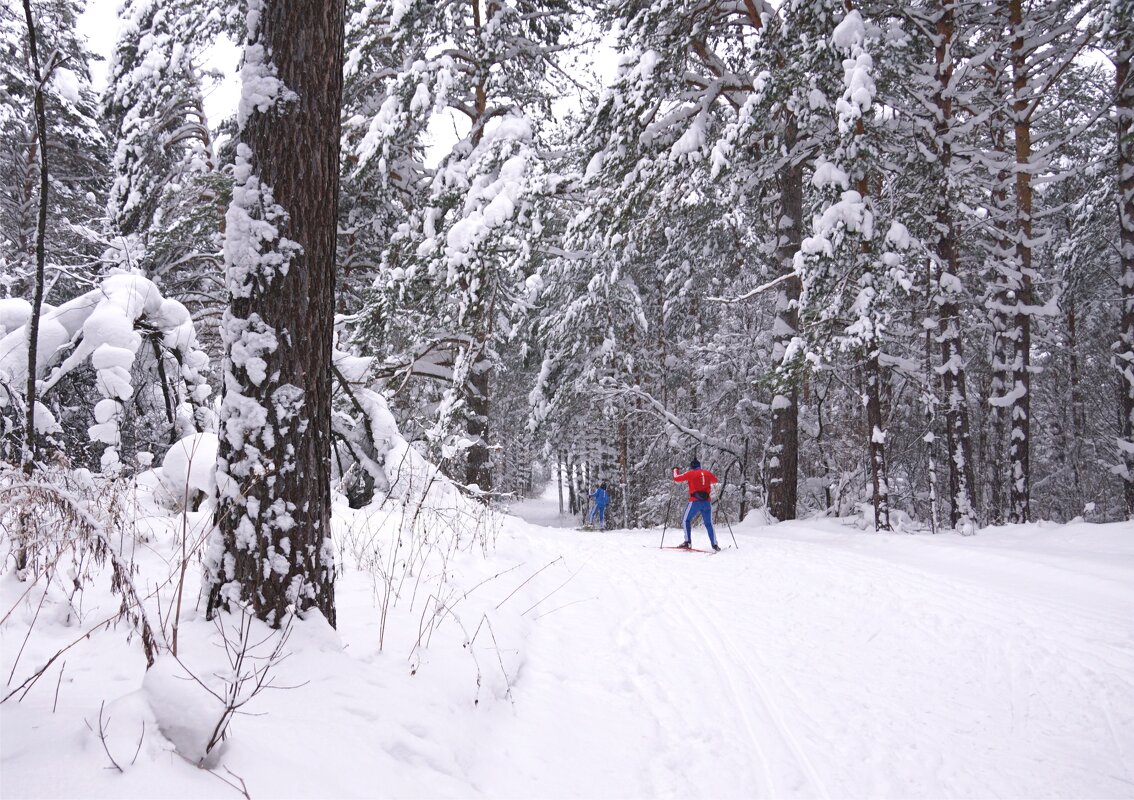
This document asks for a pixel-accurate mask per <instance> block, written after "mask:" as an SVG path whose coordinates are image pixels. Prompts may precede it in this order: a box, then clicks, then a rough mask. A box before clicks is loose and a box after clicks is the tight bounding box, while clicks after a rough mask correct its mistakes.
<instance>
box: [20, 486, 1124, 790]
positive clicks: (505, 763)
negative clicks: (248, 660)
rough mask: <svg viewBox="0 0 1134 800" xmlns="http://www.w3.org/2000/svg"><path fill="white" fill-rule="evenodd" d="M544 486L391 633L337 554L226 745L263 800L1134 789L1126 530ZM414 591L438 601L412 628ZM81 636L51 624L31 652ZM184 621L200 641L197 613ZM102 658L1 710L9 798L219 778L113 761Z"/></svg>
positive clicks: (111, 701)
mask: <svg viewBox="0 0 1134 800" xmlns="http://www.w3.org/2000/svg"><path fill="white" fill-rule="evenodd" d="M557 505H558V503H557V499H556V498H555V497H554V495H546V496H545V497H544V498H542V499H541V500H536V501H528V502H527V503H524V504H520V505H519V506H517V507H516V509H515V513H516V514H517V516H515V517H512V518H509V519H507V520H506V522H505V526H504V530H503V531H502V532H501V534H500V536H499V537H498V540H497V546H496V548H495V550H494V551H493V550H491V549H490V550H489V551H488V553H487V559H488V561H487V562H485V563H483V564H479V565H474V566H475V570H474V572H473V573H470V575H472V577H471V583H466V584H464V586H465V590H466V592H467V594H465V595H464V597H468V596H469V595H470V594H471V595H473V597H474V598H475V602H474V601H473V600H465V599H463V598H462V597H459V596H457V595H450V594H448V593H447V591H446V590H444V588H443V586H442V584H440V583H438V581H439V576H438V575H434V574H432V573H429V574H424V575H422V574H418V575H417V576H411V577H410V578H409V580H411V582H421V587H417V586H416V583H415V586H414V587H413V588H412V591H411V589H410V587H408V586H407V587H406V589H405V592H404V593H403V596H402V597H401V599H400V600H397V601H395V602H396V603H397V604H398V605H397V609H396V615H395V616H392V617H391V621H390V629H389V630H388V631H387V632H386V634H385V636H386V639H385V641H386V647H385V650H381V649H379V648H378V646H377V643H378V641H379V637H380V632H379V620H378V618H377V614H376V611H375V603H376V602H377V601H378V599H379V597H380V595H381V592H382V589H381V587H382V583H381V581H380V580H378V579H377V578H374V577H373V576H370V575H368V574H367V573H363V572H359V571H357V570H355V569H348V570H347V573H346V575H344V577H343V579H342V580H341V581H340V583H339V585H338V587H337V590H336V591H337V604H338V609H339V628H338V631H337V632H333V631H329V630H326V631H323V632H320V631H319V629H318V628H313V629H306V628H302V629H299V630H297V631H296V632H295V637H294V639H293V642H294V650H295V652H294V654H293V656H292V657H291V658H289V659H288V661H287V663H286V665H285V666H284V667H283V668H281V670H280V675H279V678H280V682H281V685H289V686H295V687H296V688H294V689H292V690H289V691H285V692H278V693H270V694H265V695H264V696H263V697H262V698H257V700H256V705H255V708H254V714H255V716H249V717H242V718H240V719H239V721H238V722H237V723H236V724H235V732H234V736H233V738H232V740H231V742H230V745H229V748H228V750H227V752H226V755H225V757H224V764H225V767H226V768H230V769H231V770H232V772H233V773H234V774H236V775H239V776H241V778H243V779H246V780H247V782H248V787H249V791H250V794H251V795H252V796H253V797H255V798H276V797H281V798H282V797H296V798H299V797H307V798H324V797H331V798H338V797H342V798H349V797H423V798H440V797H445V798H474V797H476V798H478V797H484V798H493V799H495V798H516V799H517V800H529V799H530V798H539V799H540V800H543V799H544V798H546V799H547V800H552V799H553V798H564V799H565V800H566V799H567V798H603V799H604V800H605V799H606V798H681V799H684V798H712V799H713V800H729V799H731V798H745V799H746V800H748V799H751V798H792V799H795V798H816V799H817V800H830V799H832V798H833V799H835V800H839V799H840V798H852V797H854V798H857V797H871V798H923V797H924V798H937V797H942V798H984V797H1012V798H1032V797H1036V798H1039V797H1058V798H1082V797H1091V798H1119V797H1121V798H1134V752H1132V750H1134V526H1130V525H1126V526H1123V525H1110V526H1090V525H1081V526H1075V525H1071V526H1048V527H1047V528H1045V527H1044V526H1043V525H1042V524H1041V525H1032V526H1018V527H1016V528H1013V527H1011V526H1009V527H1008V528H1004V529H995V530H989V531H984V532H982V533H981V534H979V535H978V536H976V537H970V538H962V537H959V536H954V535H940V536H929V535H918V536H907V535H903V534H873V533H863V532H861V531H858V530H857V529H853V528H847V527H843V526H842V525H840V524H839V523H838V522H835V521H831V520H820V521H814V522H795V523H788V524H782V525H776V526H760V525H757V524H755V523H754V522H750V523H745V524H743V525H736V526H735V539H736V542H737V543H738V544H739V547H738V548H733V547H728V548H727V549H726V550H724V551H723V552H721V553H719V554H715V555H709V554H701V553H686V552H681V551H676V550H662V549H659V547H658V545H659V533H660V532H659V531H658V530H656V529H654V530H636V531H620V530H615V531H608V532H605V533H600V532H597V531H579V530H575V529H574V528H575V526H576V524H577V520H576V519H574V518H568V517H562V516H560V515H559V514H558V513H557ZM363 521H365V520H363ZM671 532H672V529H671ZM722 533H723V536H722V544H725V543H726V542H729V541H731V539H732V537H731V536H729V532H728V530H727V529H726V530H725V531H722ZM704 538H705V537H704V532H703V531H702V530H701V529H697V530H695V532H694V545H695V546H696V545H697V544H702V545H703V544H704ZM171 541H173V540H172V539H168V540H167V539H159V540H156V541H155V543H153V544H147V545H146V548H147V552H151V551H152V554H153V555H155V556H156V555H157V554H158V550H160V548H161V547H164V546H168V542H171ZM163 542H164V543H165V544H163ZM478 558H479V556H478ZM349 560H350V559H347V561H349ZM469 566H470V565H469V563H466V562H461V564H458V565H457V569H458V571H459V570H461V569H465V568H466V567H469ZM497 573H499V576H500V577H497V578H489V576H493V575H496V574H497ZM465 577H466V578H468V577H469V576H465ZM482 577H484V578H489V579H487V580H481V578H482ZM10 583H11V581H10ZM472 584H475V586H473V585H472ZM0 589H7V590H10V591H22V590H21V589H19V587H18V586H17V585H15V584H12V585H9V586H4V585H2V584H0ZM434 594H436V598H442V597H445V598H448V599H447V601H446V602H447V604H448V605H447V606H446V614H445V615H444V616H443V617H439V618H438V625H437V630H438V633H437V638H436V639H435V640H434V641H433V643H432V645H431V646H430V647H428V648H426V649H425V650H422V651H414V650H413V648H412V647H411V645H412V643H413V642H414V641H415V639H416V638H417V637H419V636H420V635H421V633H420V631H421V630H423V626H424V625H425V624H426V622H427V621H428V619H429V613H430V612H431V609H433V608H434V603H433V601H434V599H435V598H434V596H433V595H434ZM93 600H94V598H93V597H92V601H93ZM113 603H114V605H116V604H117V601H116V600H114V601H113ZM64 610H65V609H64ZM29 613H30V612H29ZM92 613H93V611H92ZM482 613H485V616H484V619H485V620H487V621H488V622H489V623H490V626H491V630H489V629H487V628H486V629H483V630H482V629H480V628H479V623H480V621H481V614H482ZM429 628H430V630H432V629H433V626H432V624H430V626H429ZM2 630H3V629H0V631H2ZM74 630H75V629H74V628H72V627H67V626H65V625H64V626H62V627H60V628H58V629H55V628H52V627H51V626H50V625H48V626H47V627H44V628H43V629H42V630H41V631H39V632H38V633H37V636H36V637H33V638H32V640H31V643H30V645H29V652H28V653H27V654H26V655H25V663H35V662H36V661H37V660H40V659H42V658H43V657H44V656H46V655H49V654H50V653H51V652H52V651H53V647H54V646H55V644H54V641H57V640H53V639H52V638H51V637H52V636H54V635H56V634H58V635H65V636H66V637H68V639H69V638H70V637H73V636H74ZM474 631H479V633H478V636H479V638H476V639H475V641H468V638H467V637H469V636H470V635H471V634H472V633H473V632H474ZM11 633H12V634H19V633H20V632H19V631H18V630H13V631H11ZM41 634H42V635H43V636H44V637H45V638H42V639H41V638H40V635H41ZM20 635H21V636H22V634H20ZM184 635H185V636H186V637H190V638H189V639H187V640H186V642H185V647H186V649H187V651H189V652H194V651H195V650H199V649H200V648H202V647H213V646H215V641H214V640H215V637H210V627H209V626H208V625H200V624H199V620H198V621H197V622H195V623H193V624H186V626H185V630H184ZM430 635H431V636H432V634H430ZM17 638H19V637H17ZM462 638H464V639H465V643H464V644H462V643H461V642H462ZM210 642H213V643H212V644H210ZM3 644H4V654H5V655H6V656H7V657H12V656H13V655H14V653H15V652H16V650H17V648H19V647H20V644H19V643H18V642H17V641H16V639H14V638H5V640H4V642H3ZM123 652H124V651H123V650H122V645H121V641H120V634H115V633H112V632H111V633H105V634H102V635H99V636H96V637H93V638H92V639H91V642H90V649H89V650H88V651H87V652H86V654H85V655H84V656H83V657H80V656H79V654H78V651H75V653H74V654H72V655H69V656H68V658H69V659H70V662H69V665H67V664H64V665H63V671H61V672H59V673H55V672H53V673H52V674H51V675H49V676H48V678H47V679H45V683H44V685H43V686H41V687H40V688H38V689H37V690H36V691H34V692H33V693H32V695H31V696H30V697H29V700H28V702H26V703H21V704H19V705H15V704H6V705H5V706H3V707H0V711H2V712H3V714H4V719H3V723H4V724H3V725H2V726H0V728H2V733H3V752H2V753H0V778H2V780H0V794H2V795H3V796H4V797H9V796H11V797H78V796H82V797H107V798H111V797H113V798H123V799H124V800H133V799H134V798H138V799H140V798H149V797H152V796H154V787H155V786H161V787H162V796H167V797H186V798H190V797H192V798H204V797H218V798H222V797H223V798H228V797H232V796H236V795H235V793H234V792H233V791H232V789H231V788H229V787H226V786H224V785H223V784H221V783H220V782H219V781H218V780H216V778H215V777H214V776H212V775H209V774H208V773H205V772H203V771H201V770H198V769H196V768H194V767H192V766H191V765H189V764H187V763H186V762H184V761H182V760H181V759H179V758H175V757H173V755H172V754H171V753H169V752H168V747H167V746H166V745H165V744H163V741H164V740H162V739H161V738H160V737H157V736H152V737H149V736H147V737H145V738H144V745H145V748H144V750H143V754H142V756H141V758H140V759H139V763H138V765H137V767H135V768H133V769H131V770H128V771H127V772H126V773H125V774H123V775H119V774H118V773H116V772H114V771H111V770H107V769H106V766H107V763H106V758H105V756H104V754H103V752H102V745H101V744H100V743H99V742H98V740H97V738H95V737H94V736H93V735H92V733H91V729H88V728H87V727H86V726H87V725H89V724H94V725H96V727H97V720H98V715H99V711H100V706H101V703H102V702H103V700H105V701H106V703H107V708H108V712H109V714H110V716H111V717H112V718H113V726H112V731H113V732H114V739H115V745H116V746H117V747H118V748H120V749H121V751H122V752H123V753H124V755H123V757H124V758H126V759H130V758H131V757H136V754H135V748H136V747H137V746H138V742H139V741H142V740H141V739H139V736H138V734H136V733H134V731H135V730H136V727H135V726H136V725H137V723H138V722H139V720H143V719H144V718H145V715H144V713H142V711H144V709H142V710H141V711H138V709H139V708H140V706H139V705H138V704H139V701H138V699H137V696H138V692H136V691H135V690H137V689H138V687H139V685H140V682H141V677H142V672H143V665H141V664H140V663H139V662H138V658H137V657H136V656H131V657H130V658H124V657H123ZM415 653H416V655H415ZM411 665H413V667H414V668H413V669H412V671H411ZM48 681H49V682H48ZM60 687H61V688H62V693H61V695H60V697H59V698H58V699H59V709H58V713H54V704H55V701H56V698H55V696H54V695H53V691H54V692H58V691H59V690H60ZM474 700H476V703H475V704H474ZM139 713H140V714H141V716H138V714H139ZM92 721H93V723H92Z"/></svg>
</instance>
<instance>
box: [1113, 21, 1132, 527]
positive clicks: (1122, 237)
mask: <svg viewBox="0 0 1134 800" xmlns="http://www.w3.org/2000/svg"><path fill="white" fill-rule="evenodd" d="M1115 8H1116V9H1117V14H1116V16H1117V19H1116V20H1115V22H1116V30H1117V31H1118V34H1117V37H1116V41H1115V55H1114V66H1115V70H1114V105H1115V115H1116V117H1117V122H1118V124H1117V128H1118V130H1117V133H1118V222H1119V259H1120V262H1121V263H1120V265H1119V270H1120V271H1119V276H1120V277H1119V282H1120V283H1121V286H1122V315H1121V319H1120V322H1119V325H1120V328H1119V335H1118V347H1117V352H1116V355H1115V363H1116V365H1117V367H1118V369H1119V374H1120V375H1121V385H1122V405H1121V409H1120V410H1121V426H1120V430H1119V438H1118V446H1119V449H1120V452H1121V454H1122V461H1123V463H1122V466H1123V467H1124V474H1123V477H1124V479H1125V480H1124V481H1123V486H1124V497H1125V500H1126V518H1127V519H1134V69H1131V66H1130V62H1131V59H1132V58H1134V11H1132V10H1131V9H1130V7H1129V6H1128V5H1127V6H1125V7H1123V6H1122V4H1121V3H1117V4H1116V5H1115Z"/></svg>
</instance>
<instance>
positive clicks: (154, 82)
mask: <svg viewBox="0 0 1134 800" xmlns="http://www.w3.org/2000/svg"><path fill="white" fill-rule="evenodd" d="M122 16H123V25H122V29H121V33H120V37H119V40H118V42H117V44H116V47H115V50H114V55H113V58H112V60H111V65H110V76H109V85H108V86H107V89H106V93H105V97H104V102H103V116H104V118H105V119H106V121H107V123H108V124H109V125H110V127H111V129H112V131H113V137H114V145H115V147H114V157H113V160H112V162H111V168H112V169H113V171H114V182H113V184H112V186H111V190H110V195H109V198H108V200H107V209H106V212H107V219H108V223H109V227H110V233H111V236H112V239H111V246H112V250H111V254H112V255H113V256H116V257H117V258H118V260H119V261H120V262H121V263H122V265H123V266H124V267H128V268H131V269H138V270H141V272H142V273H143V274H144V275H146V276H147V277H149V278H151V279H152V280H155V281H157V282H158V284H159V285H161V286H163V287H165V290H166V291H167V292H169V293H170V294H171V295H172V296H174V297H178V298H180V299H182V300H184V301H185V302H186V304H187V305H188V306H189V308H190V309H192V310H193V311H194V316H195V317H196V318H197V319H199V320H202V321H203V320H204V318H205V317H206V316H207V315H208V316H211V315H214V314H216V313H218V310H219V306H220V305H221V304H222V300H223V298H222V297H221V294H222V293H221V292H220V291H219V285H220V283H221V269H220V263H221V254H220V238H221V227H222V219H223V215H224V202H225V201H226V199H227V195H228V193H229V181H228V180H227V179H226V178H225V177H224V176H223V175H221V174H220V172H219V170H218V163H217V157H216V153H215V152H214V149H215V148H214V140H213V131H212V130H211V128H210V123H209V120H208V119H207V117H206V116H205V109H204V97H203V91H202V81H203V78H202V72H203V67H202V63H201V61H202V53H203V52H204V51H206V50H207V48H209V47H210V46H211V45H212V44H214V43H215V41H216V40H217V38H218V37H219V36H220V35H221V33H222V31H223V30H224V28H225V19H224V16H223V14H222V12H221V8H220V7H219V6H218V4H216V3H206V4H205V5H204V6H202V4H201V3H200V2H192V3H190V2H186V0H178V1H177V2H173V3H164V2H163V3H156V2H154V1H153V0H131V2H128V3H127V4H126V5H124V7H123V9H122Z"/></svg>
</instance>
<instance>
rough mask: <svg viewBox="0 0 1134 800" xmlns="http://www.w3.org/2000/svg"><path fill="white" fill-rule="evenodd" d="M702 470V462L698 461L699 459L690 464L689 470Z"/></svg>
mask: <svg viewBox="0 0 1134 800" xmlns="http://www.w3.org/2000/svg"><path fill="white" fill-rule="evenodd" d="M700 468H701V462H700V461H698V460H697V459H693V460H692V461H690V462H689V469H700Z"/></svg>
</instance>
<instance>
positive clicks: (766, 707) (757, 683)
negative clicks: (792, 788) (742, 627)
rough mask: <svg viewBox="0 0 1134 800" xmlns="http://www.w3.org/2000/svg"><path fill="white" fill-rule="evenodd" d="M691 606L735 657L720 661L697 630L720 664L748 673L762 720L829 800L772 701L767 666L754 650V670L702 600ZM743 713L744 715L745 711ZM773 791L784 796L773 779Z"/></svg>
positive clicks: (815, 787)
mask: <svg viewBox="0 0 1134 800" xmlns="http://www.w3.org/2000/svg"><path fill="white" fill-rule="evenodd" d="M690 603H691V604H692V605H694V606H696V607H697V611H698V614H699V616H700V617H701V619H703V620H707V623H708V627H709V628H710V629H712V630H713V632H714V633H715V634H716V638H717V640H718V641H719V642H720V643H721V644H722V645H724V647H725V649H726V650H727V651H728V653H729V654H730V656H731V657H730V658H728V659H722V658H721V657H720V654H719V650H717V649H716V648H713V644H712V642H710V640H709V638H708V637H707V636H704V634H703V632H702V631H701V629H700V628H697V630H698V632H699V633H701V635H702V638H703V639H704V640H705V641H706V643H707V644H709V646H710V647H711V648H713V649H714V652H715V653H716V654H717V659H718V661H719V662H720V663H721V664H726V663H727V664H738V665H739V666H740V668H741V669H742V670H743V671H744V673H745V674H746V675H747V676H748V679H749V681H748V684H747V685H750V686H752V687H753V689H754V691H753V692H751V693H750V694H751V695H754V696H755V699H756V701H757V707H758V708H762V709H763V711H764V714H763V715H762V716H765V717H767V718H768V719H770V720H771V721H772V723H773V725H774V726H775V729H776V731H777V732H778V733H779V735H780V737H781V740H782V743H783V744H784V745H786V748H787V750H788V751H789V753H790V756H791V759H792V760H793V761H795V763H796V764H797V765H798V766H799V768H800V771H801V772H802V773H803V775H804V776H805V777H806V778H807V781H808V782H809V783H810V784H811V785H812V787H813V788H814V789H815V790H816V792H817V794H818V796H819V797H821V798H823V800H829V798H830V797H831V794H830V792H829V791H828V790H827V787H826V785H825V784H824V782H823V779H822V778H821V777H820V776H819V772H818V770H816V769H815V765H814V764H813V763H812V761H811V759H810V758H808V756H807V753H806V752H805V751H804V749H803V747H802V746H801V745H800V743H799V740H798V739H797V738H796V736H795V735H794V734H793V733H792V730H791V727H790V726H789V725H788V723H787V718H786V717H785V715H784V713H783V712H782V711H781V709H780V707H779V705H778V704H777V703H776V702H775V701H774V700H773V699H772V694H771V692H769V691H768V689H767V686H766V685H765V684H764V681H763V680H762V679H761V678H760V672H763V671H766V669H767V665H766V663H764V662H763V661H761V660H760V657H759V656H758V655H756V651H755V650H754V651H753V653H752V656H753V659H754V660H756V661H757V662H758V666H759V668H760V669H759V670H757V669H753V668H752V665H751V663H750V661H749V659H748V658H746V657H745V655H744V654H743V653H742V652H741V650H740V648H739V647H737V646H736V643H735V642H734V641H733V639H732V637H731V636H730V635H729V634H728V632H727V630H726V629H725V628H724V626H722V625H720V624H719V623H717V622H716V621H715V620H714V619H713V617H712V615H710V614H709V613H707V612H706V610H705V608H704V606H703V605H702V604H701V603H700V602H699V601H698V600H696V599H693V600H691V601H690ZM685 613H686V615H687V616H688V611H686V612H685ZM694 627H697V626H694ZM730 681H731V682H732V683H733V685H734V686H735V685H736V681H735V679H734V678H732V677H730ZM742 685H744V684H742ZM742 708H743V707H742ZM742 713H744V712H743V711H742ZM744 717H745V722H746V723H747V724H749V730H751V724H750V722H749V715H748V714H747V713H744ZM769 787H770V788H771V789H772V796H773V797H778V796H780V794H779V793H778V792H777V791H776V790H775V787H774V786H773V785H772V781H771V777H770V776H769Z"/></svg>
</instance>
